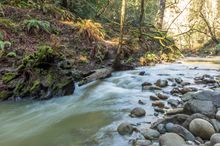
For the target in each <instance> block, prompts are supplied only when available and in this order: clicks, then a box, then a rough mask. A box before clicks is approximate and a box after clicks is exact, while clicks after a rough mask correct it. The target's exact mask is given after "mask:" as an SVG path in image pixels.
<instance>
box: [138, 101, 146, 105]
mask: <svg viewBox="0 0 220 146" xmlns="http://www.w3.org/2000/svg"><path fill="white" fill-rule="evenodd" d="M138 104H140V105H145V104H146V103H144V102H143V101H142V100H138Z"/></svg>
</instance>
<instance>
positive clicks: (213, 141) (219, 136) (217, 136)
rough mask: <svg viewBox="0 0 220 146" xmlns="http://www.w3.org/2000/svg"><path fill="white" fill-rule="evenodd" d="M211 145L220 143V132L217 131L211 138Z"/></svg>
mask: <svg viewBox="0 0 220 146" xmlns="http://www.w3.org/2000/svg"><path fill="white" fill-rule="evenodd" d="M210 142H211V145H215V144H217V143H220V133H215V134H213V135H212V136H211V138H210Z"/></svg>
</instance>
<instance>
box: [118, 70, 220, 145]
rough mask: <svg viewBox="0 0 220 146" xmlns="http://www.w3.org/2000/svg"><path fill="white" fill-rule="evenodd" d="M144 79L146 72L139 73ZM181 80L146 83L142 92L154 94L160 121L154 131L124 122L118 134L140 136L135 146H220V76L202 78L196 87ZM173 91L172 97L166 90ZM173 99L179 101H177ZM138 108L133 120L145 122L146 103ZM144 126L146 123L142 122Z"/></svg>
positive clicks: (169, 79) (154, 124)
mask: <svg viewBox="0 0 220 146" xmlns="http://www.w3.org/2000/svg"><path fill="white" fill-rule="evenodd" d="M139 75H140V76H145V72H140V74H139ZM191 84H192V83H190V82H185V81H183V79H181V78H167V79H163V80H162V79H159V80H157V81H156V82H155V83H150V82H144V83H143V84H142V90H146V91H154V92H155V95H154V96H149V97H148V98H150V100H151V101H152V106H153V107H154V111H155V112H154V116H156V117H158V115H159V114H162V115H163V118H158V120H157V121H156V122H152V123H150V124H151V127H149V128H148V127H147V126H144V124H139V123H138V124H136V123H129V121H126V122H122V123H121V124H120V125H118V128H117V131H118V133H119V135H121V136H130V135H132V134H134V133H137V134H138V135H139V136H138V138H136V139H132V140H131V141H129V143H131V145H133V146H218V145H220V88H219V87H220V86H219V76H210V75H207V74H206V75H203V76H200V77H195V78H194V83H193V84H195V85H202V86H203V87H204V89H202V90H201V89H197V88H196V87H195V86H190V85H191ZM166 87H172V88H171V90H170V93H164V92H163V88H166ZM170 96H174V97H176V98H175V99H173V98H170ZM138 103H139V104H140V106H139V107H135V108H134V109H131V111H130V113H129V116H130V117H131V118H143V117H145V115H146V111H145V110H144V109H143V108H142V107H141V106H145V103H144V101H141V100H139V101H138ZM143 123H145V121H144V120H143Z"/></svg>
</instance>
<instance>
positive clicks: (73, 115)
mask: <svg viewBox="0 0 220 146" xmlns="http://www.w3.org/2000/svg"><path fill="white" fill-rule="evenodd" d="M213 60H215V62H218V59H213ZM213 60H212V61H207V60H205V61H202V60H201V59H199V58H196V59H195V60H193V61H191V60H188V61H187V59H186V60H184V61H183V62H182V63H181V62H178V63H173V64H160V65H156V66H152V67H143V68H138V69H136V70H133V71H126V72H116V73H114V74H113V76H112V77H111V78H108V79H105V80H103V81H96V82H93V83H90V84H88V85H86V86H83V87H76V90H75V91H76V92H75V94H74V95H72V96H66V97H62V98H55V99H51V100H49V101H39V102H26V103H25V102H21V103H19V102H18V103H15V104H11V103H1V106H0V125H1V128H0V145H4V146H14V145H16V146H24V145H30V146H39V145H41V146H48V145H54V146H81V145H88V146H90V145H103V146H107V145H111V146H127V145H128V146H129V145H131V141H132V140H134V139H136V138H143V137H142V135H141V134H140V133H138V132H134V133H133V134H132V135H131V136H120V135H119V134H118V133H117V127H118V125H119V124H120V123H122V122H129V123H132V124H133V125H136V127H144V128H148V127H150V126H151V123H153V122H155V121H156V120H157V119H158V118H161V117H162V116H163V114H162V113H157V112H155V111H154V107H152V103H153V102H154V101H151V100H150V96H152V95H155V94H156V93H157V92H159V93H163V94H165V95H168V96H169V99H175V100H176V99H177V100H180V98H179V97H176V96H174V95H171V94H170V91H171V90H172V89H173V88H174V86H171V85H172V84H173V82H171V81H169V82H168V84H169V86H167V87H165V88H162V90H160V91H152V90H151V91H150V90H142V86H141V85H142V84H143V83H144V82H149V83H152V84H154V83H155V82H156V81H157V80H158V79H161V80H167V79H168V78H181V79H182V80H183V81H184V82H189V83H190V85H187V86H186V87H195V88H197V89H198V90H203V89H205V88H210V86H207V85H205V84H196V83H195V80H194V78H195V77H200V76H203V75H205V74H208V75H210V76H218V75H219V69H220V64H218V63H213ZM140 72H144V75H139V73H140ZM177 86H178V85H177ZM205 86H206V87H205ZM139 100H141V101H142V102H143V104H140V102H138V101H139ZM162 102H163V103H164V104H165V106H167V107H170V105H168V104H167V101H166V100H165V101H162ZM135 107H141V108H143V109H144V110H145V111H146V115H145V116H144V117H142V118H131V117H130V116H129V113H130V111H131V110H132V109H133V108H135ZM155 113H156V114H155ZM137 125H138V126H137ZM129 141H130V143H129Z"/></svg>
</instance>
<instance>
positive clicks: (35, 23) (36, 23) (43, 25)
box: [23, 19, 52, 34]
mask: <svg viewBox="0 0 220 146" xmlns="http://www.w3.org/2000/svg"><path fill="white" fill-rule="evenodd" d="M23 24H24V28H25V29H27V31H28V32H29V33H35V34H36V33H37V32H40V31H42V32H46V33H51V32H52V27H51V24H50V22H48V21H40V20H36V19H30V20H24V22H23Z"/></svg>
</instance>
